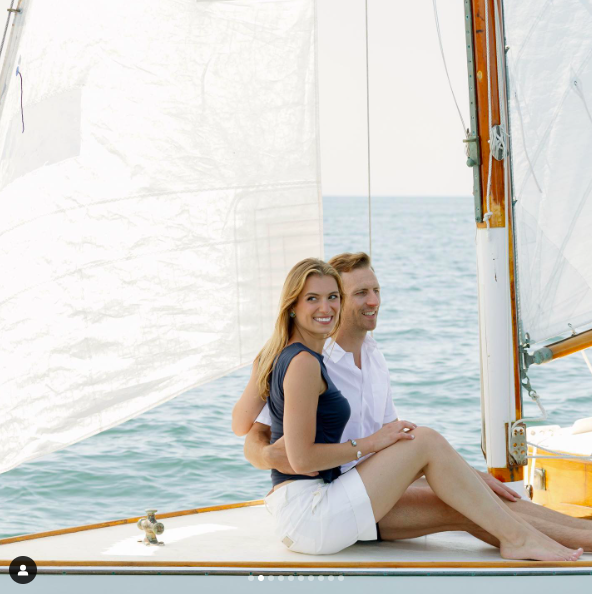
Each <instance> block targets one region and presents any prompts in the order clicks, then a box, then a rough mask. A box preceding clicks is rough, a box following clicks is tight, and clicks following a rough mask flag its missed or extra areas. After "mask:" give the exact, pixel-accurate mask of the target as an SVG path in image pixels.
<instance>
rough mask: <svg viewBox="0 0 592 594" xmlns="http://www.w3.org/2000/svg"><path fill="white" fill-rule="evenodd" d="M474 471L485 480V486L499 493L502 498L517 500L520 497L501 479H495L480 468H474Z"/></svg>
mask: <svg viewBox="0 0 592 594" xmlns="http://www.w3.org/2000/svg"><path fill="white" fill-rule="evenodd" d="M475 472H477V474H478V475H479V476H480V477H481V478H482V479H483V480H484V481H485V483H486V484H487V486H488V487H489V488H490V489H491V490H492V491H493V492H494V493H495V494H496V495H499V496H500V497H503V498H504V499H507V500H508V501H519V500H520V499H522V498H521V497H520V495H518V493H516V491H513V490H512V489H510V487H508V486H507V485H505V484H504V483H502V482H501V481H499V480H497V479H496V478H495V477H493V476H491V475H490V474H489V473H487V472H481V471H480V470H475Z"/></svg>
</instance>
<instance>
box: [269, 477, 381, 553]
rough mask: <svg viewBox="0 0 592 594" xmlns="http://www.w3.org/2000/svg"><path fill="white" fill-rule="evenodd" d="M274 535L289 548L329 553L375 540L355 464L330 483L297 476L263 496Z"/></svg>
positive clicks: (374, 532) (374, 524)
mask: <svg viewBox="0 0 592 594" xmlns="http://www.w3.org/2000/svg"><path fill="white" fill-rule="evenodd" d="M265 505H266V507H267V510H268V511H269V512H270V513H271V514H272V515H273V517H274V519H275V529H276V535H277V536H278V538H279V539H280V541H281V542H283V543H284V544H285V545H286V546H287V547H288V548H289V549H290V550H291V551H295V552H297V553H307V554H309V555H330V554H331V553H337V552H339V551H341V550H343V549H345V548H346V547H349V546H351V545H353V544H354V543H355V542H356V541H358V540H376V521H375V519H374V513H373V512H372V504H371V503H370V498H369V497H368V493H366V488H365V487H364V483H363V482H362V479H361V478H360V475H359V473H358V471H357V470H356V469H355V468H352V469H351V470H348V471H347V472H346V473H345V474H342V475H341V476H340V477H339V478H338V479H336V480H334V481H333V482H332V483H324V482H323V479H311V480H297V481H294V482H292V483H289V484H287V485H285V486H284V487H280V488H279V489H277V490H276V491H274V492H273V493H271V494H270V495H268V496H267V497H266V498H265Z"/></svg>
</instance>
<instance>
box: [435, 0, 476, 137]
mask: <svg viewBox="0 0 592 594" xmlns="http://www.w3.org/2000/svg"><path fill="white" fill-rule="evenodd" d="M436 2H437V0H432V3H433V5H434V20H435V21H436V31H437V33H438V43H439V44H440V54H441V56H442V62H443V63H444V71H445V72H446V78H447V79H448V86H449V87H450V92H451V93H452V98H453V99H454V104H455V105H456V111H458V115H459V117H460V121H461V122H462V127H463V133H464V135H465V138H468V137H469V129H468V128H467V125H466V124H465V120H464V118H463V116H462V112H461V111H460V107H459V106H458V101H457V100H456V95H455V93H454V89H453V88H452V81H451V80H450V75H449V74H448V65H447V64H446V56H445V55H444V47H443V45H442V34H441V32H440V20H439V19H438V6H437V4H436Z"/></svg>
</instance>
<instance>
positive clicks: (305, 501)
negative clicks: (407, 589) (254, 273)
mask: <svg viewBox="0 0 592 594" xmlns="http://www.w3.org/2000/svg"><path fill="white" fill-rule="evenodd" d="M342 299H343V290H342V287H341V279H340V277H339V275H338V273H337V272H336V271H335V270H334V269H333V268H332V267H331V266H329V265H328V264H326V263H325V262H322V261H321V260H317V259H313V258H310V259H306V260H303V261H301V262H299V263H298V264H296V265H295V266H294V268H292V270H291V271H290V273H289V274H288V277H287V279H286V282H285V283H284V287H283V291H282V296H281V301H280V312H279V315H278V318H277V321H276V325H275V330H274V332H273V334H272V336H271V338H270V339H269V341H268V342H267V344H266V345H265V346H264V347H263V349H262V351H261V352H260V353H259V355H258V357H257V359H256V361H255V364H254V365H253V373H252V375H251V379H250V381H249V385H248V386H247V388H246V390H245V392H244V393H243V395H242V396H241V398H240V400H239V401H238V403H237V405H236V406H235V409H234V411H233V430H234V431H235V433H237V434H244V432H245V431H244V429H245V428H246V427H250V425H251V423H252V422H253V420H254V419H255V417H256V416H257V414H258V412H259V411H260V410H261V408H262V407H263V404H264V400H265V399H267V400H268V403H269V409H270V414H271V418H272V425H271V432H272V440H271V441H272V443H274V442H275V441H277V440H278V439H281V438H283V439H284V440H285V446H286V452H287V455H288V460H289V462H290V464H291V466H292V468H293V469H294V470H295V471H296V472H298V473H300V474H297V475H284V474H282V473H280V472H279V471H277V470H272V482H273V491H272V492H271V493H270V494H269V495H268V496H267V497H266V499H265V502H266V505H267V507H268V509H269V510H270V511H271V513H272V514H273V515H274V518H275V521H276V530H277V533H278V536H279V538H280V540H281V541H282V542H283V543H284V544H285V545H286V546H287V547H288V548H290V549H291V550H293V551H296V552H300V553H309V554H330V553H335V552H338V551H340V550H342V549H344V548H346V547H348V546H350V545H352V544H353V543H354V542H356V541H357V540H374V539H375V538H376V523H377V522H378V521H379V520H380V519H381V518H382V517H383V516H384V515H385V514H386V513H387V512H388V511H390V510H391V509H392V508H393V507H394V505H395V503H396V502H397V500H398V499H399V497H400V496H401V495H402V494H403V493H404V492H405V490H406V489H407V487H408V486H409V485H410V484H411V483H412V482H413V481H414V480H416V479H417V478H418V477H419V476H425V477H426V479H427V481H428V483H429V484H430V486H431V487H432V489H433V490H434V492H435V493H436V494H437V495H438V496H439V497H440V499H442V500H443V501H444V502H445V503H447V504H448V505H450V506H451V507H453V508H455V509H456V510H457V511H459V512H460V513H461V514H463V515H464V516H466V517H467V518H469V519H470V520H472V521H473V522H475V523H476V524H478V525H479V526H481V527H482V528H483V529H484V530H486V531H487V532H488V533H490V534H491V535H493V536H495V537H496V538H497V539H498V540H499V541H500V552H501V555H502V557H504V558H506V559H535V560H545V561H575V560H576V559H578V558H579V556H580V555H581V554H582V549H578V550H576V551H574V550H572V549H568V548H566V547H564V546H562V545H560V544H558V543H556V542H555V541H553V540H551V539H549V538H548V537H547V536H545V535H543V534H541V533H540V532H538V531H537V530H536V529H534V528H533V527H531V526H530V525H529V524H527V523H526V522H524V521H523V520H521V519H520V518H519V517H518V516H516V515H515V514H514V513H513V512H511V511H510V510H509V509H507V507H506V506H505V505H503V504H502V503H501V502H500V501H499V499H498V498H497V497H496V496H495V495H494V494H493V493H492V492H491V490H490V489H489V488H488V487H487V486H486V485H485V484H484V483H483V482H482V481H481V479H480V478H478V476H477V475H476V474H475V473H474V472H473V470H472V469H471V468H470V467H469V466H468V465H467V464H466V462H465V461H464V460H463V459H462V458H461V457H460V456H459V455H458V454H457V453H456V452H455V451H454V449H453V448H452V447H451V446H450V444H448V442H447V441H446V440H445V439H444V438H443V437H442V436H441V435H439V434H438V433H436V432H435V431H433V430H431V429H428V428H427V427H416V426H415V425H414V424H412V423H409V422H407V421H399V422H396V423H389V424H387V425H385V426H384V427H383V428H382V429H380V430H379V431H377V432H376V433H374V434H373V435H370V436H369V437H365V438H362V439H358V440H350V442H346V443H340V439H341V434H342V432H343V429H344V427H345V424H346V423H347V420H348V419H349V414H350V408H349V404H348V402H347V400H346V399H345V398H344V397H343V396H342V395H341V393H340V392H339V391H338V390H337V388H336V387H335V386H334V384H333V382H332V381H331V378H330V377H329V375H328V374H327V370H326V368H325V365H324V363H323V357H322V355H321V353H322V349H323V345H324V343H325V340H326V338H327V337H328V336H333V335H334V334H335V333H336V332H337V329H338V327H339V313H340V306H341V300H342ZM259 394H261V395H263V399H261V398H258V397H256V396H255V395H259ZM371 453H373V454H374V455H373V456H371V457H369V458H368V459H366V460H364V461H363V462H361V463H359V464H358V465H357V466H356V467H355V468H352V469H351V470H349V471H348V472H346V473H345V474H343V475H342V474H341V473H340V469H339V467H340V466H341V465H342V464H346V463H348V462H351V461H353V460H356V459H359V458H361V457H362V456H366V455H367V454H371ZM316 471H318V475H316V476H312V475H311V473H315V474H316Z"/></svg>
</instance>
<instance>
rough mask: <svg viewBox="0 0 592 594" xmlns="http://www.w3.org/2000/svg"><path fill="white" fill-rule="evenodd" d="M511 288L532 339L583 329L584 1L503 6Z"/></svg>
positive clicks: (586, 220) (590, 218) (588, 268)
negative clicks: (514, 265)
mask: <svg viewBox="0 0 592 594" xmlns="http://www.w3.org/2000/svg"><path fill="white" fill-rule="evenodd" d="M504 24H505V32H506V43H507V46H508V49H507V54H506V57H507V69H508V76H509V107H510V118H511V129H510V134H511V137H510V140H511V146H512V166H513V186H514V198H515V200H516V205H515V215H516V241H517V260H518V284H519V296H520V310H521V317H522V326H523V330H524V331H525V332H527V333H529V334H530V337H531V341H532V342H539V341H542V340H545V339H548V338H551V337H553V336H557V335H560V334H563V333H566V332H569V331H570V327H569V326H568V324H571V325H572V326H573V328H574V329H576V330H577V329H579V328H582V327H588V326H590V324H591V323H592V35H591V34H590V32H591V31H592V4H591V3H590V2H583V1H581V0H562V1H561V2H540V1H539V0H505V1H504Z"/></svg>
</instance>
